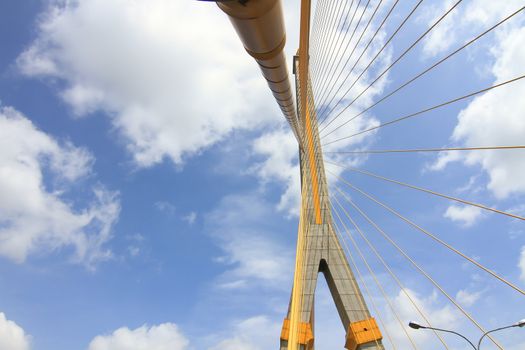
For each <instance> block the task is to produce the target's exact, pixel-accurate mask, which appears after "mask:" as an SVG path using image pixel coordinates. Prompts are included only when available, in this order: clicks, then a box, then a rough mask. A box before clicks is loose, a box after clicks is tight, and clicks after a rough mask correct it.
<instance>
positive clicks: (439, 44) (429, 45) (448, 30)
mask: <svg viewBox="0 0 525 350" xmlns="http://www.w3.org/2000/svg"><path fill="white" fill-rule="evenodd" d="M455 2H456V1H454V0H447V1H444V2H443V3H442V4H440V5H439V6H438V5H435V4H432V5H430V6H429V7H428V8H427V10H426V11H425V12H424V13H422V15H421V16H420V19H422V20H424V21H425V22H428V25H429V26H430V25H433V24H434V23H435V22H436V21H437V20H438V19H439V18H440V17H441V16H442V15H443V14H444V13H445V12H446V11H448V10H449V9H450V8H451V7H452V6H453V4H454V3H455ZM459 11H460V10H459V9H458V8H457V7H456V8H455V9H454V10H452V12H451V13H449V14H448V15H447V17H445V18H444V19H443V20H442V21H441V22H440V23H439V24H438V25H437V27H434V29H433V30H432V31H431V32H430V33H429V34H428V35H427V36H426V37H425V39H424V44H423V52H424V53H425V54H427V55H429V56H434V55H436V54H438V53H440V52H443V51H445V50H446V49H448V48H449V47H450V46H452V44H453V43H454V42H455V41H456V35H457V34H456V22H457V19H458V16H459Z"/></svg>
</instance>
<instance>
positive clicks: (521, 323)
mask: <svg viewBox="0 0 525 350" xmlns="http://www.w3.org/2000/svg"><path fill="white" fill-rule="evenodd" d="M515 326H517V327H524V326H525V318H524V319H522V320H521V321H518V322H516V324H515Z"/></svg>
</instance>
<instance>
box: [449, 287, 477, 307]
mask: <svg viewBox="0 0 525 350" xmlns="http://www.w3.org/2000/svg"><path fill="white" fill-rule="evenodd" d="M481 294H483V292H481V291H480V292H469V291H468V290H465V289H462V290H460V291H459V292H458V293H457V294H456V300H457V302H458V303H459V304H461V305H463V306H466V307H470V306H472V305H474V304H475V303H476V302H477V301H478V300H479V298H480V297H481Z"/></svg>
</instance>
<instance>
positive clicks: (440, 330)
mask: <svg viewBox="0 0 525 350" xmlns="http://www.w3.org/2000/svg"><path fill="white" fill-rule="evenodd" d="M408 326H409V327H410V328H413V329H432V330H434V331H439V332H446V333H452V334H455V335H457V336H460V337H461V338H463V339H465V340H466V341H467V342H468V343H469V344H470V346H472V348H473V349H474V350H477V348H476V347H475V346H474V344H472V342H471V341H470V340H469V339H468V338H467V337H465V336H464V335H462V334H459V333H458V332H454V331H450V330H448V329H441V328H434V327H428V326H422V325H420V324H419V323H416V322H409V323H408Z"/></svg>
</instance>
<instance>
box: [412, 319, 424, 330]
mask: <svg viewBox="0 0 525 350" xmlns="http://www.w3.org/2000/svg"><path fill="white" fill-rule="evenodd" d="M408 326H409V327H410V328H413V329H420V328H423V329H424V328H427V327H425V326H422V325H420V324H419V323H417V322H413V321H410V322H408Z"/></svg>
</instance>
